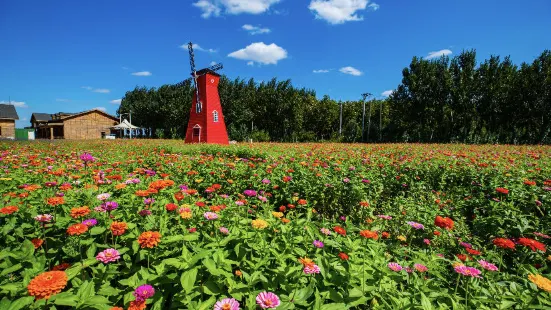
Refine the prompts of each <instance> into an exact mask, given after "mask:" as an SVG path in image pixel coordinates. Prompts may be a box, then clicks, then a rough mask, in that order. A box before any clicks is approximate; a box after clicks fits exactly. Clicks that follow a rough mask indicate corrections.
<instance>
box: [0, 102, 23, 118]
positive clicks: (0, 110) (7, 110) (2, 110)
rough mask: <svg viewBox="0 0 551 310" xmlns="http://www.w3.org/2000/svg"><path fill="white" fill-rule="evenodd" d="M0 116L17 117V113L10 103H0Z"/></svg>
mask: <svg viewBox="0 0 551 310" xmlns="http://www.w3.org/2000/svg"><path fill="white" fill-rule="evenodd" d="M0 118H4V119H5V118H8V119H19V115H17V111H16V110H15V107H14V106H13V105H12V104H0Z"/></svg>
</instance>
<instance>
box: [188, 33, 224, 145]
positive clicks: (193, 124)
mask: <svg viewBox="0 0 551 310" xmlns="http://www.w3.org/2000/svg"><path fill="white" fill-rule="evenodd" d="M188 50H189V63H190V65H191V77H192V79H193V85H194V87H195V94H193V101H192V104H191V111H190V113H189V123H188V125H187V130H186V143H215V144H229V140H228V132H227V130H226V123H225V122H224V114H223V113H222V105H221V104H220V96H219V95H218V83H219V82H220V75H219V74H218V73H216V71H218V70H220V69H222V64H216V65H214V66H212V67H209V68H205V69H201V70H199V71H195V55H194V54H193V44H192V43H191V42H189V43H188Z"/></svg>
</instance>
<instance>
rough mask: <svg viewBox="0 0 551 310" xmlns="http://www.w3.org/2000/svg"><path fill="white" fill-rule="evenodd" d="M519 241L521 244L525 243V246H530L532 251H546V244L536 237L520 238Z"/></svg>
mask: <svg viewBox="0 0 551 310" xmlns="http://www.w3.org/2000/svg"><path fill="white" fill-rule="evenodd" d="M518 243H519V244H521V245H524V246H527V247H529V248H530V249H532V251H534V252H536V250H540V251H542V252H545V244H543V243H541V242H539V241H536V240H534V239H530V238H519V239H518Z"/></svg>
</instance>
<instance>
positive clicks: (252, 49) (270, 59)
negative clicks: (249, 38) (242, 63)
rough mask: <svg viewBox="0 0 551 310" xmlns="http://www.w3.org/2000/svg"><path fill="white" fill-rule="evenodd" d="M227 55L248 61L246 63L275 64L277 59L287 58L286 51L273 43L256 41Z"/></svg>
mask: <svg viewBox="0 0 551 310" xmlns="http://www.w3.org/2000/svg"><path fill="white" fill-rule="evenodd" d="M228 57H233V58H237V59H241V60H248V61H249V63H247V64H254V63H255V62H257V63H260V64H265V65H270V64H272V65H275V64H277V62H278V61H280V60H282V59H285V58H287V51H286V50H285V49H283V48H281V47H279V46H277V45H276V44H275V43H272V44H270V45H266V44H264V42H257V43H252V44H251V45H249V46H247V47H245V48H242V49H240V50H238V51H235V52H233V53H231V54H229V55H228Z"/></svg>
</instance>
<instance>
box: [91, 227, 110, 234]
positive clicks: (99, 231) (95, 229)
mask: <svg viewBox="0 0 551 310" xmlns="http://www.w3.org/2000/svg"><path fill="white" fill-rule="evenodd" d="M105 230H106V229H105V227H101V226H94V227H92V229H90V235H92V236H95V235H100V234H102V233H103V232H104V231H105Z"/></svg>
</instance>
